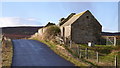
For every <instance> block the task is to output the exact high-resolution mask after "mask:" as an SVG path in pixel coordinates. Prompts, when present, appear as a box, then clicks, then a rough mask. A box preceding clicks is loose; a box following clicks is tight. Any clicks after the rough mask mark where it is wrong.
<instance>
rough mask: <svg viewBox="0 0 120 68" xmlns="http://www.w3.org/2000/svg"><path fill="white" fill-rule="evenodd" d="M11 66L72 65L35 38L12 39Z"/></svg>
mask: <svg viewBox="0 0 120 68" xmlns="http://www.w3.org/2000/svg"><path fill="white" fill-rule="evenodd" d="M13 47H14V54H13V63H12V66H74V64H72V63H70V62H69V61H67V60H65V59H63V58H62V57H60V56H58V55H57V54H55V53H54V52H53V51H52V50H51V49H50V48H49V47H47V45H45V44H43V43H41V42H39V41H36V40H24V39H20V40H13Z"/></svg>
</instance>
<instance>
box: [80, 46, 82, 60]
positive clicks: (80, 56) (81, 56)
mask: <svg viewBox="0 0 120 68" xmlns="http://www.w3.org/2000/svg"><path fill="white" fill-rule="evenodd" d="M79 58H82V52H81V49H80V48H79Z"/></svg>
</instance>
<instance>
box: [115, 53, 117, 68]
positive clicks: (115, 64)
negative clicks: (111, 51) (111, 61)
mask: <svg viewBox="0 0 120 68" xmlns="http://www.w3.org/2000/svg"><path fill="white" fill-rule="evenodd" d="M115 68H117V55H115Z"/></svg>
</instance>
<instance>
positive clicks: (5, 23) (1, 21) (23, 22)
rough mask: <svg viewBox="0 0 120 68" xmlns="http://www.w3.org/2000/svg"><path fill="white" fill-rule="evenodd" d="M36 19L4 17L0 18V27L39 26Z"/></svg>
mask: <svg viewBox="0 0 120 68" xmlns="http://www.w3.org/2000/svg"><path fill="white" fill-rule="evenodd" d="M41 25H42V23H40V22H38V20H37V19H36V18H19V17H4V18H0V27H9V26H41Z"/></svg>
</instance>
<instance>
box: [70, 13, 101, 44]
mask: <svg viewBox="0 0 120 68" xmlns="http://www.w3.org/2000/svg"><path fill="white" fill-rule="evenodd" d="M71 29H72V30H71V38H72V41H74V42H75V43H88V42H93V43H95V44H99V43H100V36H101V35H100V33H101V31H102V26H101V25H99V23H98V22H97V20H96V19H95V18H94V17H93V16H92V15H91V14H89V13H88V14H85V15H83V16H82V17H80V18H79V19H78V20H77V21H76V22H74V24H72V28H71Z"/></svg>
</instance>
